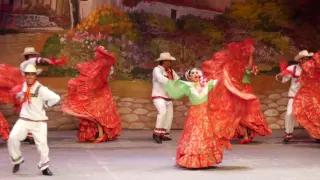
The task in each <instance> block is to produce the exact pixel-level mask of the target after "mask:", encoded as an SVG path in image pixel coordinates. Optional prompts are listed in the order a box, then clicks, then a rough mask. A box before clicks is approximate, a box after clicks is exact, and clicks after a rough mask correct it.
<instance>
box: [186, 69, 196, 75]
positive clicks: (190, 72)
mask: <svg viewBox="0 0 320 180" xmlns="http://www.w3.org/2000/svg"><path fill="white" fill-rule="evenodd" d="M193 69H197V68H196V67H192V68H190V69H189V73H188V76H190V73H191V70H193Z"/></svg>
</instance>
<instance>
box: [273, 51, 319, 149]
mask: <svg viewBox="0 0 320 180" xmlns="http://www.w3.org/2000/svg"><path fill="white" fill-rule="evenodd" d="M313 55H314V54H313V53H311V52H310V53H309V52H308V51H307V50H303V51H300V52H299V54H298V55H297V56H296V57H295V58H294V60H295V61H296V62H298V64H295V65H291V66H288V67H287V68H286V69H285V70H284V71H282V72H281V73H280V74H278V75H277V76H276V79H277V80H278V81H281V82H282V83H286V82H288V81H289V80H290V79H291V85H290V89H289V93H288V96H289V101H288V105H287V112H286V116H285V131H286V134H285V137H284V139H283V142H284V143H285V144H287V143H288V142H289V141H290V140H291V139H292V136H293V129H294V125H295V120H294V118H293V99H294V97H295V96H296V94H297V92H298V91H299V89H300V87H301V84H300V82H299V80H298V78H299V76H300V74H301V67H300V64H301V63H303V62H305V61H306V60H309V59H310V58H311V57H312V56H313Z"/></svg>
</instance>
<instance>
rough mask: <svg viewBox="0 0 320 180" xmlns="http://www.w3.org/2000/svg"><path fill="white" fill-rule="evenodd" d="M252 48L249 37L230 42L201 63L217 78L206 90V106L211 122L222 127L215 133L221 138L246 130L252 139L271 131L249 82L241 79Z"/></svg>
mask: <svg viewBox="0 0 320 180" xmlns="http://www.w3.org/2000/svg"><path fill="white" fill-rule="evenodd" d="M253 50H254V47H253V40H252V39H246V40H244V41H243V42H237V43H230V44H228V45H227V49H226V50H225V51H222V52H218V53H216V54H215V55H214V56H213V58H212V60H208V61H205V62H204V64H203V72H204V74H205V76H207V77H208V78H209V79H219V80H220V81H219V83H218V84H217V86H216V88H215V90H214V91H212V92H210V93H209V109H210V111H211V112H210V116H211V117H212V118H211V119H212V121H213V122H212V124H214V126H215V127H216V128H217V129H219V130H220V131H221V132H220V133H218V134H219V135H221V138H225V139H232V138H237V137H238V138H242V137H243V136H244V134H245V131H247V132H248V135H249V138H250V139H253V138H254V137H255V136H256V135H260V136H267V135H270V134H271V132H272V131H271V129H270V128H269V126H268V124H267V123H266V121H265V119H264V116H263V114H262V112H261V110H260V102H259V99H258V98H257V97H256V96H255V95H254V94H253V90H252V88H251V85H250V84H249V83H243V82H242V80H243V77H244V74H245V72H246V66H247V65H248V63H249V57H250V55H251V53H252V52H253Z"/></svg>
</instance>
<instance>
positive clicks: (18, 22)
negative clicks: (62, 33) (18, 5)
mask: <svg viewBox="0 0 320 180" xmlns="http://www.w3.org/2000/svg"><path fill="white" fill-rule="evenodd" d="M0 15H1V16H2V17H3V18H2V22H1V26H2V27H5V28H8V29H22V28H38V27H57V24H56V23H55V22H51V21H50V19H49V17H48V16H44V15H36V14H7V13H1V14H0Z"/></svg>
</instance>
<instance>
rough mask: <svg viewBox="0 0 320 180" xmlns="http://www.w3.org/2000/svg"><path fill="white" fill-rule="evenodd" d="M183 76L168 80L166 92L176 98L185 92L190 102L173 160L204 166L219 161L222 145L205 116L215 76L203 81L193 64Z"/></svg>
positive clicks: (180, 163) (195, 166)
mask: <svg viewBox="0 0 320 180" xmlns="http://www.w3.org/2000/svg"><path fill="white" fill-rule="evenodd" d="M185 76H186V79H187V80H188V81H189V82H186V81H182V80H168V82H167V83H166V84H165V88H166V90H167V93H168V95H169V96H170V97H171V98H174V99H179V98H181V97H183V96H188V97H189V101H190V103H191V104H192V105H191V107H190V110H189V113H188V118H187V122H186V125H185V127H184V130H183V133H182V135H181V137H180V140H179V144H178V150H177V156H176V163H177V165H178V166H181V167H185V168H205V167H210V166H213V165H215V164H218V163H220V162H221V161H222V157H223V146H222V145H221V143H220V141H219V139H218V136H217V135H216V134H215V133H214V129H213V127H212V126H211V123H210V121H209V118H208V114H207V113H208V103H207V102H208V92H209V91H211V90H212V89H213V87H214V86H215V84H216V82H217V80H210V81H208V82H207V81H203V80H202V78H203V77H202V72H201V71H200V70H198V69H196V68H193V69H191V70H189V71H188V72H187V73H186V75H185Z"/></svg>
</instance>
